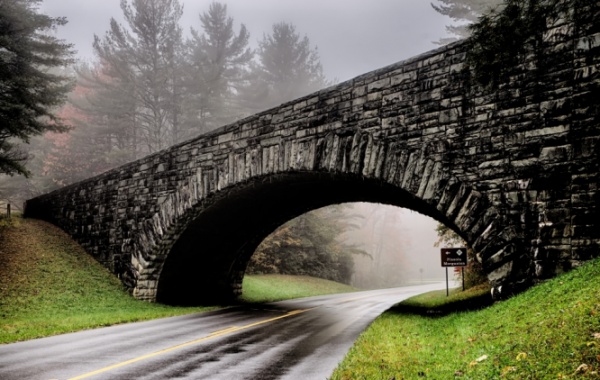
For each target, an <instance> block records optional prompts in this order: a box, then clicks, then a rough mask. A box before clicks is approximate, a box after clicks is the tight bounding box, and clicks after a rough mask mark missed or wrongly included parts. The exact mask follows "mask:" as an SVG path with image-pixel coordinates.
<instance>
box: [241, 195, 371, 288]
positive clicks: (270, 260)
mask: <svg viewBox="0 0 600 380" xmlns="http://www.w3.org/2000/svg"><path fill="white" fill-rule="evenodd" d="M347 207H349V206H339V205H338V206H330V207H326V208H322V209H319V210H315V211H312V212H309V213H306V214H303V215H301V216H299V217H297V218H295V219H293V220H291V221H289V222H287V223H286V224H284V225H283V226H281V227H280V228H278V229H277V230H276V231H275V232H274V233H273V234H271V235H270V236H269V237H267V238H266V239H265V240H264V241H263V242H262V244H261V245H260V246H259V247H258V248H257V250H256V252H255V253H254V255H253V256H252V258H251V260H250V263H249V265H248V270H247V272H248V273H249V274H291V275H306V276H312V277H319V278H324V279H327V280H332V281H337V282H341V283H345V284H349V283H350V280H351V278H352V274H353V272H354V261H353V255H366V254H367V253H366V252H364V251H363V250H362V249H360V248H359V247H357V246H355V245H352V244H347V243H344V242H341V241H340V239H339V237H340V235H341V234H342V233H344V232H346V231H348V230H349V229H352V228H354V227H353V225H352V220H351V219H348V218H347V216H345V214H344V210H345V209H346V208H347Z"/></svg>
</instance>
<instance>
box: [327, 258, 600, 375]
mask: <svg viewBox="0 0 600 380" xmlns="http://www.w3.org/2000/svg"><path fill="white" fill-rule="evenodd" d="M473 296H474V299H477V298H480V297H481V296H480V295H478V294H477V292H474V293H473ZM457 302H458V303H459V304H460V303H461V302H465V300H464V299H463V300H457V299H456V298H455V299H452V298H446V295H445V291H444V292H443V293H442V294H441V293H440V292H437V293H431V294H428V295H423V296H420V297H419V298H414V299H410V300H407V301H405V302H403V303H401V304H399V305H397V306H396V307H394V308H392V309H390V310H389V311H388V312H386V313H384V314H383V315H382V316H380V317H379V318H378V319H377V320H376V321H375V322H374V323H373V324H372V325H371V326H370V327H369V329H368V330H367V331H365V332H364V333H363V334H362V335H361V337H360V338H359V340H358V341H357V342H356V343H355V345H354V346H353V348H352V349H351V350H350V352H349V354H348V355H347V357H346V358H345V359H344V361H343V362H342V363H341V364H340V365H339V367H338V368H337V370H336V372H335V373H334V375H333V377H332V379H334V380H339V379H369V380H372V379H386V380H389V379H397V380H398V379H421V378H423V379H478V380H479V379H600V260H596V261H593V262H590V263H588V264H586V265H584V266H582V267H581V268H579V269H577V270H574V271H571V272H569V273H567V274H564V275H562V276H560V277H558V278H556V279H553V280H550V281H547V282H545V283H542V284H540V285H538V286H535V287H534V288H532V289H531V290H529V291H527V292H525V293H522V294H520V295H518V296H515V297H513V298H511V299H509V300H506V301H502V302H498V303H495V304H494V305H492V306H490V307H488V308H486V309H483V310H479V311H469V312H453V313H450V314H447V315H443V316H439V315H437V316H431V317H423V316H422V314H424V313H423V311H425V310H428V309H430V308H432V309H434V310H435V309H438V310H439V309H440V308H445V309H446V310H445V311H444V313H446V312H448V310H451V309H453V308H454V309H456V308H458V307H457V305H456V303H457ZM445 303H447V304H448V306H442V305H443V304H445ZM452 304H454V306H452ZM474 304H475V305H478V304H479V301H476V302H475V303H474ZM470 306H473V304H471V305H470ZM415 310H417V311H418V312H417V313H415V312H414V311H415ZM436 314H440V313H436ZM442 314H443V313H442Z"/></svg>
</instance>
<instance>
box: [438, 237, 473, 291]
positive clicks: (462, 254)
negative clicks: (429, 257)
mask: <svg viewBox="0 0 600 380" xmlns="http://www.w3.org/2000/svg"><path fill="white" fill-rule="evenodd" d="M441 253H442V267H445V268H446V297H447V296H448V294H449V293H450V292H449V290H448V267H465V266H467V262H468V260H467V249H466V248H442V249H441ZM462 278H463V290H465V272H464V268H462Z"/></svg>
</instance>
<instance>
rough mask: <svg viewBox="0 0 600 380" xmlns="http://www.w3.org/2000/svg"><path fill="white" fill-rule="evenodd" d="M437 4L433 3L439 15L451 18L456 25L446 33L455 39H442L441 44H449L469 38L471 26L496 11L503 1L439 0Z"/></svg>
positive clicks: (447, 28) (449, 26)
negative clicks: (480, 18)
mask: <svg viewBox="0 0 600 380" xmlns="http://www.w3.org/2000/svg"><path fill="white" fill-rule="evenodd" d="M437 2H438V3H437V4H434V3H431V6H432V7H433V9H435V10H436V11H437V12H438V13H440V14H442V15H444V16H448V17H450V18H451V19H452V20H453V21H454V22H460V23H459V24H457V25H456V24H455V25H448V26H446V31H447V32H448V33H450V34H451V35H454V36H455V37H450V38H442V39H440V40H439V41H438V43H439V44H442V45H443V44H447V43H449V42H453V41H456V40H457V39H458V38H466V37H469V35H470V31H469V25H470V24H471V23H474V22H476V21H477V20H478V19H479V17H480V16H481V15H483V14H486V13H489V12H490V11H491V10H493V9H496V8H497V7H498V6H499V5H500V4H501V3H502V0H437Z"/></svg>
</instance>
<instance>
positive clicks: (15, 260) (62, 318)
mask: <svg viewBox="0 0 600 380" xmlns="http://www.w3.org/2000/svg"><path fill="white" fill-rule="evenodd" d="M0 222H2V223H1V225H0V344H1V343H10V342H15V341H19V340H26V339H32V338H39V337H44V336H49V335H55V334H61V333H66V332H72V331H78V330H83V329H89V328H94V327H100V326H109V325H114V324H119V323H126V322H134V321H142V320H149V319H155V318H162V317H168V316H175V315H182V314H188V313H193V312H201V311H207V310H211V309H214V308H215V307H171V306H166V305H161V304H156V303H149V302H144V301H138V300H135V299H134V298H132V297H131V296H130V295H129V294H128V293H127V292H126V291H125V289H124V288H123V286H122V285H121V283H120V281H119V280H118V279H117V278H116V277H115V276H113V275H112V274H111V273H109V272H108V270H106V269H105V268H104V267H103V266H102V265H100V264H99V263H98V262H97V261H95V260H94V259H93V258H92V257H91V256H89V255H88V254H87V253H85V252H84V251H83V249H82V248H81V247H80V246H79V245H78V244H77V243H75V242H74V241H73V240H72V239H71V238H70V237H69V236H68V235H66V234H65V233H64V232H63V231H61V230H60V229H59V228H57V227H55V226H53V225H51V224H49V223H45V222H42V221H39V220H33V219H20V218H18V217H13V218H12V220H11V221H10V223H9V222H8V221H7V220H5V219H3V220H0ZM349 289H350V288H349V287H346V286H343V285H341V284H337V283H333V282H331V281H325V280H319V279H313V278H310V277H306V278H301V279H299V278H294V277H293V276H251V277H250V278H247V279H246V280H245V282H244V298H243V300H244V301H246V302H266V301H273V300H280V299H287V298H294V297H304V296H309V295H319V294H329V293H333V292H336V291H348V290H349Z"/></svg>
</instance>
